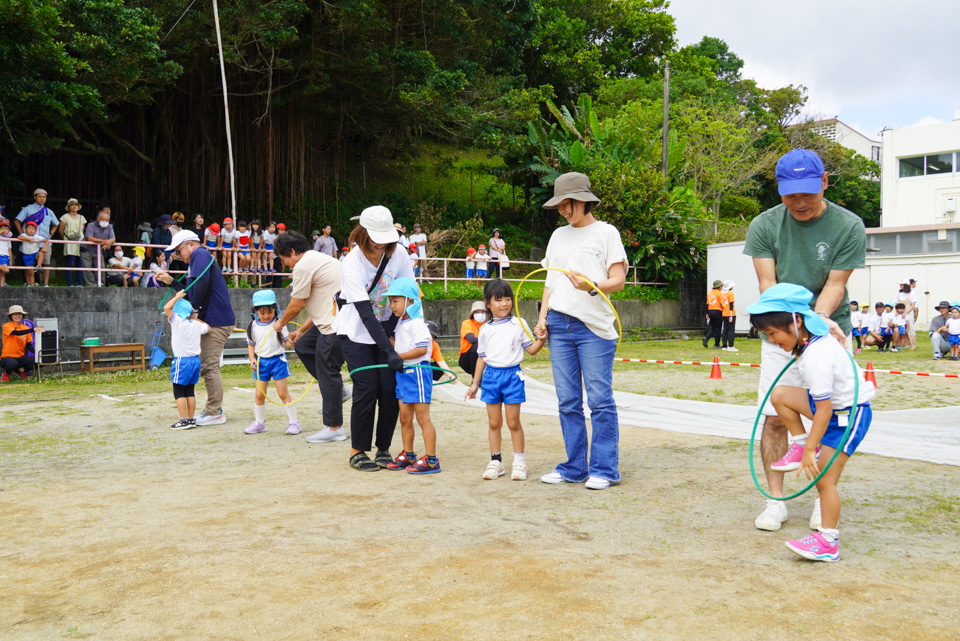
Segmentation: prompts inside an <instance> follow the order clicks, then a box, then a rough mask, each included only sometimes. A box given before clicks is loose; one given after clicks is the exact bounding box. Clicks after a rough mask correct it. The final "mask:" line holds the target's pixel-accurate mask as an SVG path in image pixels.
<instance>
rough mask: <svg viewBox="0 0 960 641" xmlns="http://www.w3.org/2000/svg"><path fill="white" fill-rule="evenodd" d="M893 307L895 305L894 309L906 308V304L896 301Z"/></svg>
mask: <svg viewBox="0 0 960 641" xmlns="http://www.w3.org/2000/svg"><path fill="white" fill-rule="evenodd" d="M895 307H896V309H906V308H907V306H906V305H904V304H903V303H897V304H896V305H895Z"/></svg>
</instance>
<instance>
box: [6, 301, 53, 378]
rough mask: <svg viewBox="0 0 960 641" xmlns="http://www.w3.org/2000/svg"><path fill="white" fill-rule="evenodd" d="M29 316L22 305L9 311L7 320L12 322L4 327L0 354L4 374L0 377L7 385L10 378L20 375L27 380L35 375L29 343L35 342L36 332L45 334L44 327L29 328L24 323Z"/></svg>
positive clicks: (12, 306) (11, 307)
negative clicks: (34, 335) (25, 317)
mask: <svg viewBox="0 0 960 641" xmlns="http://www.w3.org/2000/svg"><path fill="white" fill-rule="evenodd" d="M26 315H27V312H26V311H24V309H23V307H21V306H20V305H11V306H10V309H9V310H7V318H9V319H10V322H8V323H4V325H3V351H2V352H0V369H3V374H2V375H0V381H2V382H4V383H6V382H8V381H9V380H10V376H11V375H13V376H17V375H19V376H20V378H23V379H26V378H27V377H28V376H30V374H32V373H33V366H34V360H33V356H32V355H31V354H27V343H32V342H33V333H34V332H41V333H42V332H43V331H44V330H43V328H42V327H28V326H27V325H25V324H24V323H23V317H24V316H26Z"/></svg>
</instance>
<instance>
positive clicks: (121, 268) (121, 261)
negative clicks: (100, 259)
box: [107, 245, 140, 287]
mask: <svg viewBox="0 0 960 641" xmlns="http://www.w3.org/2000/svg"><path fill="white" fill-rule="evenodd" d="M107 265H109V266H111V267H116V268H117V271H114V272H108V275H107V285H116V286H117V287H120V286H121V285H122V286H123V287H138V286H139V285H140V276H139V274H137V273H136V272H135V271H134V269H136V263H134V262H133V259H132V258H126V257H125V256H124V255H123V247H120V246H117V245H115V246H114V248H113V258H111V259H110V260H108V261H107Z"/></svg>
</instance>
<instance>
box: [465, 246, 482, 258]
mask: <svg viewBox="0 0 960 641" xmlns="http://www.w3.org/2000/svg"><path fill="white" fill-rule="evenodd" d="M481 247H483V245H481ZM476 253H477V250H476V249H474V248H473V247H471V248H470V249H468V250H467V256H469V255H470V254H476Z"/></svg>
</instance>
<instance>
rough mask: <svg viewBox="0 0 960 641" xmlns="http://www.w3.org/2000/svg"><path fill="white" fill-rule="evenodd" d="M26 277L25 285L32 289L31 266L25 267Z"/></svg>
mask: <svg viewBox="0 0 960 641" xmlns="http://www.w3.org/2000/svg"><path fill="white" fill-rule="evenodd" d="M26 276H27V285H29V286H30V287H33V267H32V266H28V267H27V273H26Z"/></svg>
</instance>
